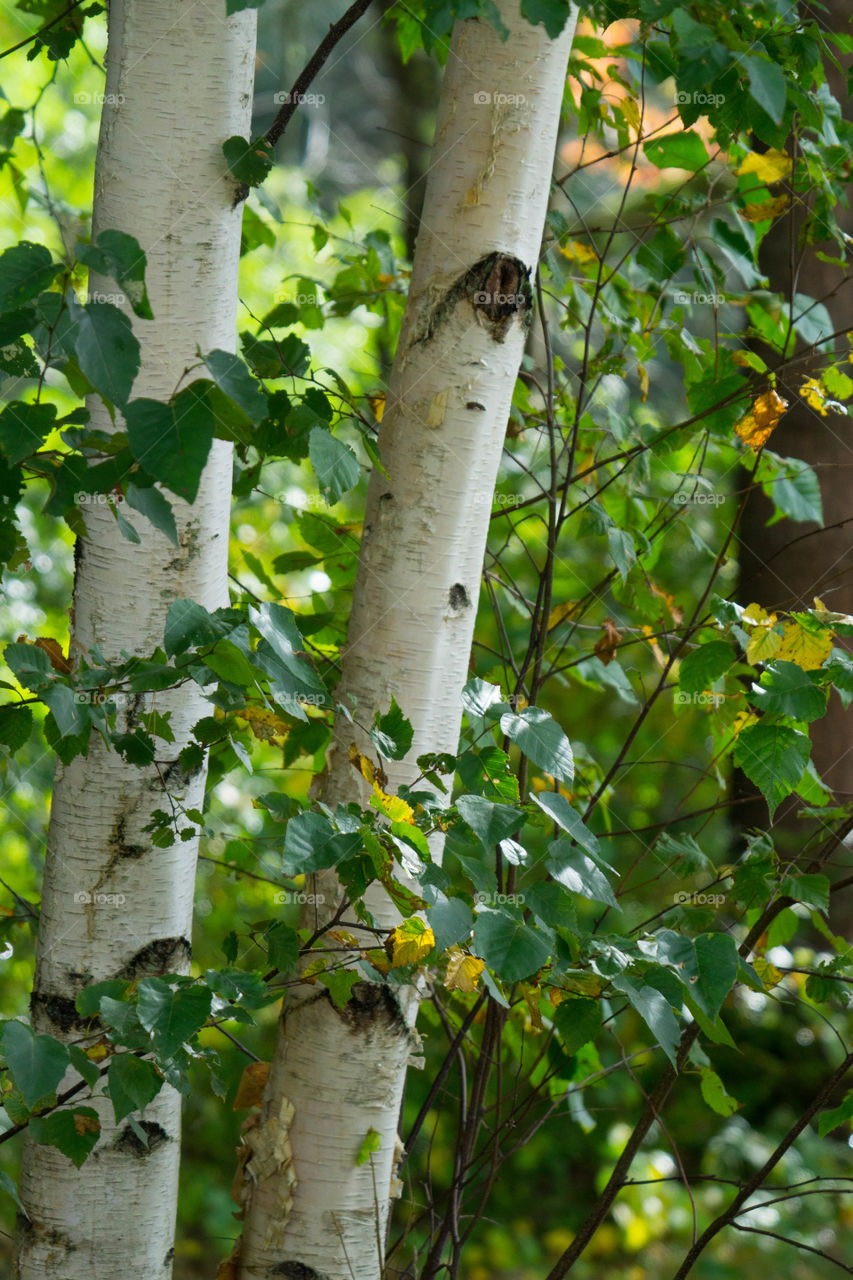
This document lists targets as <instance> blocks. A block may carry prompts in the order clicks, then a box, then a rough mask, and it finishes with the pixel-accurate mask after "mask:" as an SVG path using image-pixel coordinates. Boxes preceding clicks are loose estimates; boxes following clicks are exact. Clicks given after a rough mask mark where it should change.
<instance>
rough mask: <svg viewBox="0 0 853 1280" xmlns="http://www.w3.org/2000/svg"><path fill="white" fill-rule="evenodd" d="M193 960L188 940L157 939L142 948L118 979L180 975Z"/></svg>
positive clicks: (120, 971)
mask: <svg viewBox="0 0 853 1280" xmlns="http://www.w3.org/2000/svg"><path fill="white" fill-rule="evenodd" d="M191 958H192V947H191V946H190V943H189V941H188V940H187V939H186V938H155V940H154V941H153V942H149V943H148V945H147V946H145V947H141V948H140V949H139V951H137V952H136V953H135V955H132V956H131V957H130V959H129V960H128V961H127V963H126V964H124V965H122V967H121V969H120V970H119V972H118V973H117V974H116V977H117V978H130V979H133V978H141V977H145V976H150V975H154V976H158V977H159V976H160V975H161V974H164V973H178V972H180V970H181V968H182V967H186V965H188V964H189V962H190V959H191Z"/></svg>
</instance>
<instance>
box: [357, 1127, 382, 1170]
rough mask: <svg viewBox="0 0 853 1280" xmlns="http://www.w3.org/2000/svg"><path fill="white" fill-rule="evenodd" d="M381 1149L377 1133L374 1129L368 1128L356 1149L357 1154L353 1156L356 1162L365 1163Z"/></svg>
mask: <svg viewBox="0 0 853 1280" xmlns="http://www.w3.org/2000/svg"><path fill="white" fill-rule="evenodd" d="M381 1149H382V1139H381V1138H380V1136H379V1134H378V1133H377V1132H376V1130H375V1129H368V1131H367V1133H366V1134H365V1136H364V1140H363V1141H362V1144H361V1146H360V1147H359V1149H358V1155H357V1156H356V1158H355V1162H356V1164H367V1162H368V1160H369V1159H370V1157H371V1156H373V1155H376V1153H377V1151H381Z"/></svg>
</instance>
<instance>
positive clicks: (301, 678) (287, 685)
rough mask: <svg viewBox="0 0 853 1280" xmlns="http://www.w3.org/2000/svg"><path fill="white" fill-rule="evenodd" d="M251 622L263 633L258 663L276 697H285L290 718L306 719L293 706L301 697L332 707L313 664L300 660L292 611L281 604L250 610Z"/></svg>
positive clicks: (301, 646) (306, 660) (256, 654)
mask: <svg viewBox="0 0 853 1280" xmlns="http://www.w3.org/2000/svg"><path fill="white" fill-rule="evenodd" d="M249 621H250V622H251V624H252V626H253V627H254V628H255V629H256V630H257V631H258V632H260V634H261V636H262V640H261V643H260V644H259V645H258V647H257V650H256V651H255V662H256V664H257V666H259V667H260V668H261V670H263V671H265V672H266V674H267V676H268V677H269V681H270V689H271V691H272V693H273V696H274V697H282V698H283V701H284V703H285V704H286V707H287V710H288V712H289V713H290V714H291V715H298V716H300V717H301V718H302V719H304V718H305V713H304V711H302V710H301V708H299V707H298V703H295V702H294V698H298V697H299V695H300V694H303V695H306V696H310V697H311V700H312V701H313V702H314V703H315V705H317V706H329V705H330V699H329V695H328V692H327V690H326V686H325V685H324V684H323V682H322V680H321V679H320V677H319V676H318V675H317V673H316V671H315V670H314V668H313V666H312V665H311V663H310V661H308V659H307V658H306V657H300V656H299V655H300V653H302V652H303V644H302V636H301V635H300V634H299V630H298V628H297V626H296V620H295V618H294V616H293V614H292V613H291V611H290V609H286V608H285V607H284V605H280V604H262V605H261V606H260V607H259V608H257V609H255V608H252V609H250V610H249Z"/></svg>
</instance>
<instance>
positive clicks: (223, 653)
mask: <svg viewBox="0 0 853 1280" xmlns="http://www.w3.org/2000/svg"><path fill="white" fill-rule="evenodd" d="M204 665H205V666H206V667H208V668H209V669H210V670H211V671H212V672H213V673H214V675H216V676H218V677H219V679H220V680H226V681H228V682H229V683H230V684H238V685H240V687H241V688H243V689H252V688H254V687H256V686H257V680H258V677H257V672H256V671H255V669H254V667H253V666H252V664H251V663H250V662H249V659H248V658H247V657H246V655H245V654H244V653H243V652H242V650H241V649H238V648H237V646H236V644H232V643H231V641H230V640H219V641H218V642H217V645H216V648H215V649H214V650H213V652H212V653H207V654H205V656H204Z"/></svg>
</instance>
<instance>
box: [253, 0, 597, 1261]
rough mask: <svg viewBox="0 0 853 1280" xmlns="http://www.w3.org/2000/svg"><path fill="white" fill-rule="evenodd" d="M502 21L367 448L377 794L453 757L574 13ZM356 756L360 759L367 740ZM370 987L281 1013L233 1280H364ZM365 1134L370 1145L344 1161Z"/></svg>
mask: <svg viewBox="0 0 853 1280" xmlns="http://www.w3.org/2000/svg"><path fill="white" fill-rule="evenodd" d="M498 7H499V9H500V11H501V15H502V17H503V20H504V22H505V23H506V25H507V26H508V27H509V29H510V37H509V40H508V41H506V43H503V42H501V40H500V39H499V38H498V36H497V35H496V33H495V32H494V30H493V29H492V28H491V27H490V26H489V25H488V24H487V23H485V22H478V21H471V22H462V23H458V24H457V26H456V30H455V32H454V37H453V44H452V48H451V53H450V57H449V60H448V65H447V72H446V75H445V80H444V87H443V89H442V95H441V104H440V108H439V118H438V125H437V132H436V140H435V146H434V151H433V163H432V168H431V170H430V173H429V179H428V184H427V194H426V203H425V208H424V214H423V222H422V227H421V231H420V234H419V236H418V242H417V249H416V253H415V262H414V273H413V278H412V285H411V291H410V295H409V301H408V306H407V310H406V316H405V320H404V323H403V330H402V335H401V338H400V344H399V347H398V351H397V356H396V359H395V362H394V369H393V372H392V375H391V382H390V389H389V394H388V403H387V406H386V410H385V415H384V419H383V423H382V431H381V436H380V451H381V456H382V462H383V464H384V467H385V468H386V470H387V475H383V474H382V473H380V472H379V471H374V473H373V476H372V478H371V482H370V487H369V493H368V500H367V514H366V519H365V525H364V537H363V541H362V548H361V558H360V565H359V575H358V582H357V586H356V590H355V598H354V603H353V613H352V618H351V621H350V628H349V639H348V643H347V648H346V652H345V656H344V675H343V683H342V686H341V690H340V692H341V694H343V695H346V694H354V695H355V696H356V697H357V698H358V717H359V720H360V721H361V723H362V724H369V723H370V722H371V721H372V718H373V713H374V711H375V710H382V711H385V710H387V709H388V706H389V704H390V699H391V696H392V695H393V696H394V697H395V698H396V699H397V701H398V703H399V704H400V706H401V708H402V709H403V711H404V713H405V714H406V715H407V716H408V718H409V719H410V720H411V722H412V724H413V725H414V728H415V736H414V742H413V745H412V749H411V752H410V753H409V756H408V757H407V759H406V760H404V761H402V762H399V763H394V762H389V763H388V764H387V765H386V768H387V772H388V775H389V778H390V785H391V787H392V788H395V787H396V786H399V785H400V784H401V783H406V782H411V781H412V780H413V778H414V777H415V776H417V767H416V765H415V763H414V762H415V759H416V757H417V756H418V755H421V754H422V753H424V752H426V751H451V752H455V751H456V747H457V742H458V736H459V725H460V719H461V702H460V695H461V691H462V687H463V685H464V684H465V681H466V678H467V670H468V660H469V654H470V649H471V640H472V635H473V627H474V617H475V611H476V606H477V600H478V596H479V586H480V575H481V571H482V565H483V556H484V552H485V544H486V534H487V530H488V522H489V515H490V512H491V501H492V494H493V491H494V486H495V479H496V476H497V471H498V465H499V462H500V457H501V449H502V445H503V440H504V435H505V432H506V425H507V420H508V416H509V409H510V404H511V398H512V392H513V387H514V385H515V379H516V376H517V373H518V368H519V364H520V361H521V356H522V353H523V349H524V341H525V327H524V324H523V321H522V317H521V315H520V314H519V313H518V312H517V311H516V312H513V311H512V306H511V304H506V306H508V307H509V312H508V313H507V314H505V315H503V317H502V316H501V309H502V303H501V301H500V299H496V298H495V297H494V295H495V294H506V293H516V292H521V293H523V292H524V291H525V288H526V287H529V286H526V284H525V279H524V277H525V273H526V271H528V270H529V271H531V272H535V268H536V261H537V258H538V254H539V249H540V244H541V239H542V230H543V225H544V217H545V212H546V207H547V200H548V195H549V189H550V176H551V169H552V164H553V159H554V148H555V143H556V136H557V127H558V121H559V113H560V105H561V102H562V94H563V85H564V82H565V74H566V64H567V60H568V54H569V49H570V46H571V40H572V36H573V30H574V19H573V20H572V22H571V23H570V24H569V27H568V28H567V29H566V30H565V31H564V32H563V34H562V35H561V36H560V37H559V38H558V39H557V40H550V39H548V37H547V36H546V34H545V32H544V29H543V28H542V27H541V26H538V27H533V26H531V25H530V24H529V23H527V22H526V21H524V20H523V19H521V17H520V16H519V6H518V3H517V0H502V3H499V6H498ZM493 255H500V256H501V259H502V265H501V261H499V260H498V259H496V258H495V257H494V256H493ZM484 259H486V260H488V261H487V262H486V263H485V264H484V261H483V260H484ZM477 264H480V266H479V267H478V268H477V270H476V271H474V270H473V269H474V268H475V267H476V265H477ZM490 268H491V269H492V270H491V271H490ZM489 275H490V278H488V279H486V278H485V277H486V276H489ZM479 292H486V293H488V294H489V295H490V297H489V298H488V299H486V302H485V305H480V306H477V305H475V303H476V302H477V298H476V297H475V296H474V295H476V294H477V293H479ZM482 301H483V300H482V299H480V302H482ZM492 308H494V310H493V311H492V316H493V317H494V318H493V319H490V317H489V311H490V310H491V309H492ZM504 309H505V307H504ZM521 309H522V311H523V303H522V307H521ZM353 739H359V735H358V734H357V733H356V732H355V731H354V730H353V728H352V726H351V725H350V724H349V723H347V722H344V721H343V720H342V722H341V723H340V725H339V727H338V731H337V740H336V744H335V747H334V748H333V751H332V755H331V757H330V762H329V769H328V773H327V776H326V779H325V782H324V787H323V799H324V801H325V802H326V803H329V804H332V805H334V804H335V803H336V802H337V801H350V800H353V799H357V798H360V799H361V801H362V803H366V788H365V784H364V783H363V782H362V781H361V779H360V775H359V774H357V773H356V771H355V770H354V769H353V768H352V766H351V765H350V763H349V760H348V758H347V750H348V747H349V744H350V743H351V742H352V741H353ZM359 745H360V747H361V748H362V749H363V750H365V751H366V752H368V753H369V754H373V748H372V746H371V745H370V743H369V741H365V740H364V739H363V738H361V739H360V740H359ZM330 880H331V877H324V878H323V881H322V888H323V889H324V890H327V889H328V885H329V882H330ZM369 905H370V908H371V911H372V912H373V913H374V916H375V918H376V920H377V923H378V924H379V925H383V926H391V925H393V924H395V923H396V922H397V919H398V917H397V915H396V912H395V911H394V909H393V907H392V905H391V904H390V902H389V901H388V899H387V898H386V897H385V895H384V892H380V893H377V894H376V895H374V897H373V898H372V900H371V901H370V904H369ZM380 990H381V989H380V988H372V987H370V985H369V984H362V986H361V987H360V988H356V992H360V995H359V996H358V998H357V999H356V1000H355V1001H353V1002H351V1004H350V1006H348V1007H347V1009H346V1010H345V1011H344V1013H343V1014H341V1013H340V1012H338V1011H337V1010H335V1009H334V1007H333V1006H332V1004H331V1002H330V1001H329V1000H328V999H326V998H321V999H317V998H316V996H317V991H316V988H314V989H313V991H312V993H311V994H310V995H307V996H306V993H305V990H304V989H303V991H300V993H299V994H298V995H297V996H296V998H295V999H293V1000H291V1001H290V1002H289V1003H288V1006H287V1008H286V1009H285V1011H284V1014H283V1023H282V1027H281V1030H280V1034H279V1039H278V1044H277V1048H276V1052H275V1057H274V1061H273V1065H272V1069H271V1072H270V1079H269V1083H268V1087H267V1090H266V1096H265V1102H264V1109H263V1116H269V1115H271V1114H273V1115H274V1114H278V1109H279V1106H280V1103H281V1098H282V1097H286V1098H287V1099H288V1100H289V1101H290V1103H291V1104H292V1105H293V1108H294V1118H293V1121H292V1124H291V1125H290V1129H289V1140H290V1144H291V1148H292V1153H293V1170H294V1172H295V1175H296V1186H295V1189H294V1190H293V1192H292V1195H293V1200H292V1206H288V1216H286V1218H285V1221H284V1222H282V1221H281V1217H280V1216H277V1215H280V1206H281V1200H280V1197H279V1198H278V1199H277V1195H276V1179H275V1177H272V1178H269V1179H267V1180H265V1181H262V1182H261V1183H260V1184H259V1185H258V1186H257V1187H256V1188H255V1190H254V1193H253V1195H252V1197H251V1200H250V1205H249V1209H248V1212H247V1217H246V1225H245V1230H244V1237H243V1251H242V1269H241V1272H240V1275H241V1280H259V1278H262V1280H273V1277H274V1276H282V1275H293V1276H294V1277H296V1276H299V1277H308V1276H309V1275H310V1276H311V1277H316V1278H317V1280H353V1277H357V1280H378V1277H379V1275H380V1271H381V1265H382V1263H381V1252H382V1249H383V1247H384V1240H385V1230H386V1222H387V1216H388V1203H389V1189H390V1185H391V1182H392V1178H393V1161H394V1154H395V1135H396V1126H397V1119H398V1110H399V1106H400V1099H401V1096H402V1090H403V1083H404V1074H405V1067H406V1062H407V1059H408V1056H409V1052H410V1047H411V1042H412V1032H411V1030H410V1026H411V1023H412V1022H413V1020H414V1015H415V1012H416V998H415V997H414V994H411V995H410V996H408V997H407V998H406V999H405V1000H404V1005H405V1007H404V1009H403V1010H402V1011H401V1010H400V1009H399V1008H398V1007H397V1006H396V1004H395V1002H394V1000H393V998H392V997H391V996H390V994H389V993H388V992H387V990H386V992H385V994H384V995H382V996H379V995H375V994H374V995H371V994H370V993H371V992H374V993H375V992H377V991H380ZM365 1001H368V1002H369V1003H372V1012H370V1013H369V1016H368V1013H366V1012H365V1010H364V1008H363V1005H364V1003H365ZM370 1128H373V1129H375V1130H377V1132H378V1133H379V1135H380V1141H381V1146H380V1151H379V1153H378V1154H377V1155H376V1156H374V1157H373V1159H372V1161H371V1162H370V1164H369V1165H362V1166H360V1167H359V1166H356V1162H355V1157H356V1153H357V1151H358V1149H359V1146H360V1144H361V1141H362V1139H363V1138H364V1136H365V1134H366V1133H367V1131H368V1129H370ZM288 1264H289V1266H290V1269H288ZM300 1266H301V1267H303V1268H310V1269H311V1270H310V1271H309V1270H307V1269H306V1270H300V1269H299V1268H300Z"/></svg>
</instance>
